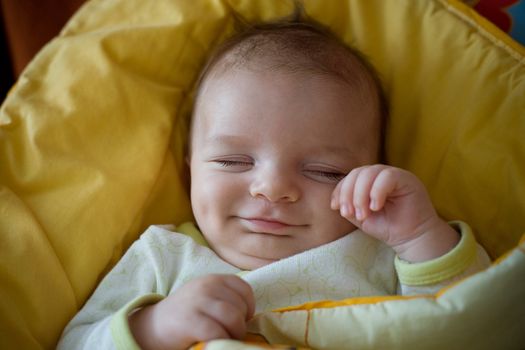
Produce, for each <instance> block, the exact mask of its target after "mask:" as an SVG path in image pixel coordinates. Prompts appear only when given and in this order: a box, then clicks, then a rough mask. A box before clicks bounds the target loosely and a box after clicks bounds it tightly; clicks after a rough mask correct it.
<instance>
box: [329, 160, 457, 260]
mask: <svg viewBox="0 0 525 350" xmlns="http://www.w3.org/2000/svg"><path fill="white" fill-rule="evenodd" d="M331 207H332V209H334V210H339V211H340V213H341V215H342V216H343V217H345V218H346V219H348V220H349V221H350V222H352V223H353V224H354V225H355V226H357V227H359V228H360V229H361V230H362V231H364V232H365V233H367V234H369V235H371V236H373V237H375V238H377V239H379V240H381V241H383V242H385V243H386V244H388V245H389V246H390V247H392V248H393V249H394V250H395V251H396V252H397V254H398V255H399V257H400V258H402V259H405V260H408V261H413V262H418V261H425V260H430V259H433V258H436V257H438V256H441V255H443V254H445V253H446V252H448V251H449V250H451V249H452V248H453V247H454V246H455V245H456V244H457V242H458V240H459V235H458V233H457V232H456V231H454V230H453V229H452V228H451V227H450V226H449V225H448V224H447V223H446V222H444V221H443V220H442V219H441V218H440V217H439V216H438V215H437V213H436V211H435V210H434V207H433V206H432V202H431V201H430V198H429V196H428V194H427V191H426V189H425V187H424V185H423V184H422V183H421V181H419V179H418V178H417V177H416V176H415V175H413V174H412V173H410V172H408V171H406V170H402V169H399V168H395V167H391V166H387V165H382V164H378V165H370V166H363V167H360V168H356V169H354V170H352V171H351V172H350V173H349V174H348V175H347V176H346V177H345V178H344V179H343V180H341V181H340V182H339V183H338V184H337V186H336V188H335V189H334V192H333V194H332V202H331Z"/></svg>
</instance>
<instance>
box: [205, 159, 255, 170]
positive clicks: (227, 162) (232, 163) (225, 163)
mask: <svg viewBox="0 0 525 350" xmlns="http://www.w3.org/2000/svg"><path fill="white" fill-rule="evenodd" d="M213 162H214V163H215V164H218V165H219V166H221V167H223V168H229V167H247V166H251V165H252V163H251V162H248V161H244V160H232V159H216V160H214V161H213Z"/></svg>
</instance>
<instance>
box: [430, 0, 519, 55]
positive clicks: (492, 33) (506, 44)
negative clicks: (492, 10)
mask: <svg viewBox="0 0 525 350" xmlns="http://www.w3.org/2000/svg"><path fill="white" fill-rule="evenodd" d="M437 1H438V2H441V3H442V4H443V6H445V7H446V8H447V9H448V10H450V13H453V14H455V15H457V16H458V17H460V18H461V19H462V20H464V21H465V22H468V23H469V24H471V25H472V26H473V27H475V28H478V29H481V30H480V33H481V34H482V35H484V36H485V37H486V38H487V39H489V40H490V41H492V42H493V43H495V44H496V45H497V46H499V47H502V48H504V49H506V50H507V51H508V52H509V53H510V54H511V55H512V56H513V57H514V58H516V59H517V60H518V61H519V62H521V63H522V64H525V46H523V45H521V44H520V43H518V42H517V41H515V40H514V39H513V38H512V37H511V36H510V35H508V34H507V33H505V32H504V31H502V30H501V29H499V28H498V27H497V26H496V25H495V24H494V23H492V22H491V21H489V20H488V19H486V18H485V17H483V16H482V15H480V14H479V13H478V12H476V11H475V10H474V9H473V8H471V7H470V6H468V5H466V4H465V3H463V2H461V1H458V0H437Z"/></svg>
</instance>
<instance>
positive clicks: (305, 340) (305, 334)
mask: <svg viewBox="0 0 525 350" xmlns="http://www.w3.org/2000/svg"><path fill="white" fill-rule="evenodd" d="M310 311H311V310H308V314H307V316H306V329H305V331H304V343H305V344H306V346H307V347H310V343H308V335H309V334H310V332H309V330H310V317H311V316H312V313H311V312H310Z"/></svg>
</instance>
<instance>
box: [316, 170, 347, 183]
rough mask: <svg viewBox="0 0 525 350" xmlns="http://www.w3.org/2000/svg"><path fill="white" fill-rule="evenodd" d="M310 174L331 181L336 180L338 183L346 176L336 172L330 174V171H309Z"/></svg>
mask: <svg viewBox="0 0 525 350" xmlns="http://www.w3.org/2000/svg"><path fill="white" fill-rule="evenodd" d="M309 172H310V173H312V174H314V175H319V176H323V177H326V178H327V179H330V180H336V181H339V180H341V179H342V178H343V177H345V175H344V174H341V173H335V172H330V171H321V170H309Z"/></svg>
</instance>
